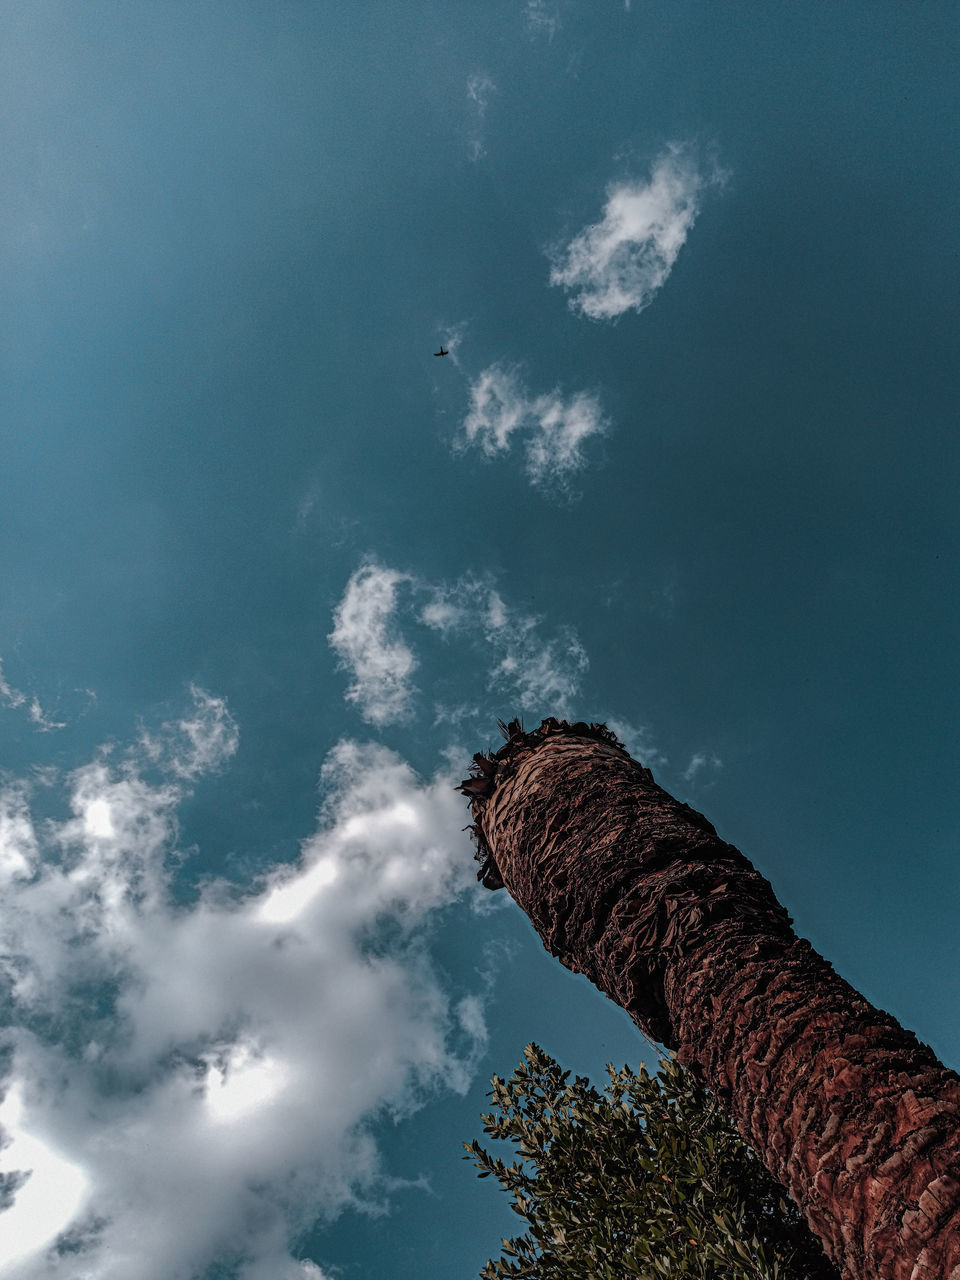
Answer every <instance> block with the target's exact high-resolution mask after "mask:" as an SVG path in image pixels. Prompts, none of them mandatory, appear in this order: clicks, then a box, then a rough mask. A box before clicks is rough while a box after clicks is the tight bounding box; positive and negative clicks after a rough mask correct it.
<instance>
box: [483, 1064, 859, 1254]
mask: <svg viewBox="0 0 960 1280" xmlns="http://www.w3.org/2000/svg"><path fill="white" fill-rule="evenodd" d="M523 1058H524V1060H523V1062H522V1063H521V1064H520V1065H519V1066H518V1067H517V1069H516V1071H514V1073H513V1075H512V1076H511V1077H510V1079H509V1080H502V1079H501V1078H500V1077H499V1076H494V1077H493V1080H492V1085H493V1089H492V1092H491V1093H490V1094H489V1095H488V1096H490V1097H491V1098H492V1099H493V1106H494V1111H493V1112H491V1113H490V1114H487V1115H484V1116H483V1117H482V1119H483V1130H484V1133H485V1134H487V1135H488V1137H490V1138H495V1139H498V1140H502V1141H505V1142H508V1143H512V1144H513V1146H514V1148H515V1150H514V1152H513V1156H514V1159H513V1162H512V1163H506V1162H505V1161H503V1160H501V1159H499V1158H498V1157H496V1156H493V1155H491V1154H490V1153H489V1152H488V1151H487V1150H486V1149H485V1148H484V1147H482V1146H480V1144H479V1142H478V1141H477V1140H476V1139H475V1140H474V1141H473V1142H465V1143H464V1144H463V1145H464V1147H465V1148H466V1150H467V1151H468V1152H469V1153H470V1154H469V1156H466V1157H464V1158H465V1159H473V1161H474V1163H475V1165H476V1167H477V1169H478V1170H479V1176H480V1177H481V1178H487V1177H490V1176H491V1175H492V1176H493V1177H495V1178H497V1180H498V1181H499V1182H500V1184H501V1186H502V1187H503V1188H504V1189H505V1190H506V1191H508V1192H509V1193H510V1195H511V1196H512V1203H511V1207H512V1208H513V1210H514V1211H515V1212H516V1213H518V1214H519V1215H520V1217H521V1218H523V1219H524V1222H525V1225H526V1231H525V1232H524V1234H523V1235H520V1236H516V1237H514V1238H513V1239H509V1240H508V1239H504V1240H503V1249H502V1253H503V1256H502V1257H501V1258H500V1259H498V1260H497V1261H494V1260H493V1259H490V1260H489V1261H488V1262H487V1263H486V1265H485V1266H484V1267H483V1268H482V1269H481V1272H480V1275H481V1276H482V1277H483V1280H508V1278H511V1280H630V1277H634V1276H636V1277H643V1278H645V1280H661V1277H667V1276H669V1277H679V1276H690V1277H696V1278H697V1280H839V1273H838V1272H837V1270H836V1269H835V1267H834V1266H833V1265H832V1263H830V1261H829V1260H828V1259H827V1257H826V1256H825V1254H824V1253H823V1250H822V1248H821V1245H820V1242H819V1241H818V1240H817V1239H816V1238H815V1237H814V1236H813V1235H812V1234H811V1232H810V1230H809V1228H808V1227H807V1225H806V1222H805V1220H804V1219H803V1217H802V1216H801V1214H800V1211H799V1209H798V1208H797V1206H796V1205H795V1204H794V1202H793V1201H792V1200H790V1199H789V1198H788V1197H787V1196H786V1193H785V1192H784V1190H783V1188H782V1187H781V1186H780V1185H779V1183H777V1182H775V1181H774V1179H773V1178H772V1177H771V1176H770V1174H769V1173H767V1171H766V1169H765V1168H764V1167H763V1165H762V1164H761V1163H760V1161H759V1160H758V1159H757V1157H756V1156H755V1155H754V1153H753V1151H752V1150H751V1149H750V1147H749V1146H747V1144H746V1143H745V1142H744V1141H743V1139H742V1138H741V1137H740V1135H739V1133H738V1132H737V1130H736V1129H735V1128H734V1126H733V1125H732V1123H731V1122H730V1120H729V1119H728V1118H727V1117H726V1116H725V1115H724V1113H723V1112H722V1111H721V1110H720V1109H719V1108H718V1107H717V1105H716V1104H715V1103H714V1101H713V1099H712V1097H711V1095H710V1094H709V1093H708V1092H707V1090H706V1089H704V1088H703V1087H702V1086H701V1085H700V1084H699V1083H698V1082H697V1081H696V1080H695V1078H694V1077H693V1076H692V1075H691V1074H690V1073H689V1072H688V1071H685V1070H684V1068H683V1067H681V1066H680V1064H679V1063H678V1062H677V1061H676V1055H675V1054H673V1053H671V1054H670V1058H669V1059H661V1060H660V1062H659V1070H658V1072H657V1075H656V1076H655V1077H654V1076H651V1075H650V1074H649V1073H648V1072H647V1070H646V1068H645V1067H643V1066H641V1068H640V1071H639V1073H637V1074H635V1073H634V1072H632V1071H631V1070H630V1069H629V1068H628V1067H624V1069H623V1070H622V1071H616V1070H614V1068H613V1067H612V1066H608V1067H607V1072H608V1074H609V1077H610V1079H609V1083H608V1084H607V1086H606V1087H605V1089H604V1091H603V1093H602V1094H601V1093H599V1092H598V1091H597V1090H596V1089H595V1088H593V1086H592V1085H591V1084H590V1081H589V1080H588V1079H586V1078H585V1077H581V1076H577V1077H576V1078H575V1079H574V1081H573V1083H572V1084H571V1083H569V1076H570V1072H569V1071H562V1070H561V1068H560V1066H559V1064H558V1063H557V1062H556V1061H554V1059H553V1058H551V1057H550V1055H549V1054H547V1053H545V1052H544V1051H543V1050H542V1049H541V1048H539V1047H538V1046H537V1045H535V1044H531V1045H528V1046H527V1048H526V1049H525V1050H524V1054H523ZM516 1157H519V1158H516Z"/></svg>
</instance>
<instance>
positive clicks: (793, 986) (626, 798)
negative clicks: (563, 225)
mask: <svg viewBox="0 0 960 1280" xmlns="http://www.w3.org/2000/svg"><path fill="white" fill-rule="evenodd" d="M501 728H502V729H503V730H504V734H505V736H506V737H507V741H506V743H505V744H504V746H503V747H501V748H500V750H499V751H497V752H495V753H493V754H492V755H489V756H487V755H484V754H482V753H478V754H477V755H476V756H475V757H474V766H473V769H472V774H471V777H469V778H467V779H466V780H465V781H464V782H463V783H462V784H461V790H462V791H463V792H464V794H466V795H467V796H468V797H469V798H470V800H471V802H472V808H473V818H474V822H473V824H472V827H471V829H472V831H473V834H474V837H475V839H476V840H477V843H478V849H477V855H476V856H477V859H478V861H480V862H481V863H482V865H481V870H480V873H479V876H478V878H479V879H482V880H483V882H484V883H485V884H486V885H487V886H488V887H489V888H491V889H497V888H500V887H501V886H503V885H505V886H506V888H507V889H508V891H509V893H510V895H511V896H512V897H513V898H514V899H515V901H516V902H517V903H518V905H519V906H520V907H521V908H522V909H523V911H525V912H526V914H527V915H528V916H529V917H530V919H531V921H532V922H533V925H534V927H535V928H536V930H537V932H538V933H539V934H540V937H541V938H542V939H543V943H544V945H545V946H546V947H547V949H548V950H549V951H550V952H552V954H553V955H555V956H557V957H558V958H559V959H560V961H561V962H562V963H563V964H564V965H566V966H567V968H569V969H572V970H574V972H577V973H583V974H585V975H586V976H587V977H588V978H589V979H590V980H591V982H593V983H594V984H595V985H596V986H597V987H599V988H600V990H601V991H603V992H605V993H606V994H607V995H608V996H610V998H611V999H613V1000H615V1001H616V1002H617V1003H618V1004H619V1005H621V1006H622V1007H623V1008H624V1009H626V1011H627V1012H628V1013H629V1014H630V1016H631V1017H632V1018H633V1020H634V1021H635V1022H636V1023H637V1025H638V1026H639V1027H640V1028H641V1029H642V1030H643V1031H644V1032H645V1033H646V1034H647V1035H649V1036H651V1037H652V1038H654V1039H655V1040H658V1041H659V1042H660V1043H661V1044H664V1045H666V1046H667V1047H668V1048H672V1049H676V1050H677V1051H678V1058H679V1060H680V1062H681V1063H682V1064H683V1065H684V1066H686V1067H688V1068H689V1069H691V1070H692V1071H694V1072H695V1074H696V1075H697V1076H698V1077H699V1078H700V1079H701V1080H702V1081H703V1082H704V1083H705V1084H706V1085H707V1087H708V1088H709V1089H710V1090H711V1091H712V1092H713V1093H714V1094H715V1096H716V1097H717V1098H718V1099H719V1100H720V1102H721V1103H722V1104H723V1105H724V1106H725V1107H726V1108H727V1109H728V1111H729V1112H730V1114H731V1115H732V1116H733V1118H734V1121H735V1123H736V1125H737V1127H738V1129H739V1131H740V1133H741V1134H742V1135H743V1137H744V1139H745V1140H746V1141H747V1142H749V1143H750V1145H751V1146H752V1147H753V1149H754V1150H755V1151H756V1153H757V1155H758V1156H759V1157H760V1159H761V1160H762V1161H763V1163H764V1164H765V1165H766V1167H767V1169H769V1171H770V1172H771V1173H772V1174H773V1176H774V1177H775V1178H777V1179H778V1181H780V1182H781V1183H782V1185H783V1186H785V1187H786V1188H787V1189H788V1190H789V1192H790V1194H791V1195H792V1196H793V1198H794V1200H795V1201H796V1202H797V1204H798V1205H799V1206H800V1208H801V1209H802V1211H803V1212H804V1214H805V1215H806V1218H807V1221H808V1222H809V1224H810V1227H811V1229H812V1230H813V1231H814V1232H815V1233H816V1235H817V1236H819V1238H820V1239H821V1240H822V1241H823V1245H824V1249H825V1251H826V1253H827V1255H828V1256H829V1257H830V1258H831V1259H832V1261H833V1262H834V1263H835V1264H836V1266H837V1267H838V1268H839V1270H840V1271H841V1273H842V1274H843V1275H844V1277H845V1278H846V1280H855V1278H856V1280H876V1278H879V1277H883V1278H884V1280H960V1076H958V1075H957V1074H956V1073H955V1072H953V1071H950V1070H948V1069H947V1068H946V1067H944V1066H943V1064H942V1063H941V1062H939V1060H938V1059H937V1057H936V1056H935V1054H934V1053H933V1050H932V1049H930V1047H929V1046H928V1045H924V1044H921V1043H920V1042H919V1041H918V1040H917V1038H916V1037H915V1036H914V1035H913V1034H912V1033H911V1032H909V1031H906V1030H904V1028H903V1027H902V1026H901V1025H900V1023H899V1022H897V1020H896V1019H895V1018H893V1017H891V1015H890V1014H887V1013H884V1012H882V1011H881V1010H879V1009H876V1008H874V1006H873V1005H871V1004H870V1003H869V1002H868V1001H867V1000H865V999H864V998H863V996H861V995H860V994H859V993H858V992H857V991H855V990H854V989H853V987H851V986H850V985H849V984H848V983H846V982H844V981H843V979H842V978H840V977H838V976H837V974H836V973H835V972H834V970H833V968H832V967H831V966H830V964H829V963H828V962H827V961H826V960H824V958H823V957H822V956H821V955H819V954H818V953H817V952H816V951H814V949H813V948H812V946H811V945H810V943H809V942H807V941H806V940H805V939H803V938H798V937H797V935H796V934H795V933H794V931H793V929H792V928H791V923H792V921H791V918H790V916H788V915H787V912H786V911H785V910H784V908H783V907H782V906H781V905H780V903H779V902H778V901H777V899H776V897H775V896H774V893H773V889H772V888H771V886H770V884H769V882H768V881H767V880H765V879H764V878H763V876H761V875H760V874H759V872H757V871H756V870H755V869H754V867H753V866H752V865H751V863H750V862H749V861H748V860H747V859H746V858H745V857H744V856H743V854H742V853H740V852H739V850H737V849H735V848H734V847H733V845H730V844H726V843H725V842H724V841H723V840H721V839H720V838H719V837H718V835H717V833H716V831H715V830H714V828H713V827H712V826H711V824H710V823H709V822H708V821H707V819H706V818H705V817H704V816H703V815H702V814H700V813H697V812H696V811H695V810H694V809H691V808H690V807H689V806H688V805H686V804H681V803H680V802H678V801H677V800H674V799H673V797H672V796H670V795H668V794H667V792H665V791H664V790H662V788H660V787H658V786H657V784H656V783H655V782H654V780H653V775H652V774H651V773H650V771H649V770H648V769H645V768H643V766H642V765H640V764H638V763H637V762H636V761H635V760H633V759H631V757H630V756H629V755H628V754H627V752H626V750H625V749H624V748H623V747H622V745H621V744H620V743H619V742H618V741H617V739H616V738H615V737H614V735H613V734H612V733H610V732H609V730H607V729H606V728H605V727H604V726H602V725H588V724H583V723H578V724H572V725H571V724H567V723H566V722H565V721H558V720H554V719H549V720H545V721H543V723H542V724H541V726H540V728H539V729H536V730H533V731H531V732H529V733H525V732H524V731H523V729H522V727H521V726H520V724H519V722H518V721H513V722H512V723H511V724H510V725H509V726H504V725H503V724H501Z"/></svg>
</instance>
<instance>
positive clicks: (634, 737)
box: [604, 716, 667, 768]
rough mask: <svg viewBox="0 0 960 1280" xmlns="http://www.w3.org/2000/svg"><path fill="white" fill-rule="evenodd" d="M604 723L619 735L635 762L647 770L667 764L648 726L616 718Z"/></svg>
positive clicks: (609, 717)
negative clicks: (638, 762) (644, 766)
mask: <svg viewBox="0 0 960 1280" xmlns="http://www.w3.org/2000/svg"><path fill="white" fill-rule="evenodd" d="M604 723H605V724H606V726H607V728H608V729H611V730H612V731H613V732H614V733H615V734H616V735H617V737H618V738H619V739H620V741H621V742H622V743H623V745H624V746H625V747H626V749H627V751H628V752H629V753H630V755H632V756H633V758H634V760H639V761H640V763H641V764H642V765H646V767H647V768H652V767H653V766H654V765H659V764H666V763H667V757H666V756H665V755H664V754H663V752H662V751H661V750H660V748H659V747H658V746H657V745H656V744H655V742H654V740H653V737H652V735H651V731H650V729H649V728H648V727H647V726H646V725H636V724H631V722H630V721H629V720H621V719H620V718H619V717H616V716H608V717H607V718H606V720H605V721H604Z"/></svg>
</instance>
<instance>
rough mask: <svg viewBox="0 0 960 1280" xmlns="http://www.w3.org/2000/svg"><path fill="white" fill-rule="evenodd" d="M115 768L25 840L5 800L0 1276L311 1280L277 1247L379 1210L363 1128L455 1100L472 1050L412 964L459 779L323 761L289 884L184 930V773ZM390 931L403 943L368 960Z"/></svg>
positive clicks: (468, 873)
mask: <svg viewBox="0 0 960 1280" xmlns="http://www.w3.org/2000/svg"><path fill="white" fill-rule="evenodd" d="M212 701H213V702H215V701H216V700H215V699H214V700H212ZM214 719H215V717H214ZM192 720H193V713H192V712H191V713H190V714H188V715H187V716H186V717H185V721H186V722H187V723H191V722H192ZM182 723H183V722H173V724H172V725H171V727H170V733H171V735H172V736H173V737H174V739H178V735H179V734H180V732H181V730H180V728H179V726H180V724H182ZM183 740H184V741H185V742H186V743H187V753H188V754H187V759H188V760H189V759H191V758H192V757H190V755H189V752H190V751H191V750H193V747H192V746H191V745H190V744H191V741H192V740H191V737H190V734H189V733H186V738H185V739H183ZM204 741H206V739H204ZM199 755H200V756H203V757H204V759H206V758H207V757H206V755H205V752H204V750H200V751H199ZM162 758H163V759H169V758H171V757H170V756H169V754H168V753H164V754H163V755H162ZM108 760H109V758H108V757H107V756H102V757H101V758H99V759H97V760H95V761H93V762H91V763H90V764H88V765H86V766H84V767H83V768H81V769H78V770H77V771H76V772H75V773H74V774H72V775H71V776H70V778H69V779H68V786H69V797H68V798H69V803H70V808H71V810H72V816H71V817H70V818H68V819H67V820H66V821H64V822H56V821H50V820H48V821H47V822H45V823H42V824H39V823H35V822H34V821H33V820H32V818H31V814H30V809H29V804H28V800H29V796H28V791H27V788H26V786H25V785H23V786H20V787H19V788H16V787H13V788H11V787H8V788H7V789H6V790H5V791H4V792H3V793H2V794H0V875H2V876H3V879H4V881H5V884H4V903H5V910H4V911H3V913H2V914H0V954H2V955H3V956H4V967H3V977H4V978H5V979H6V986H7V987H8V990H9V991H10V992H11V999H12V1001H13V1016H12V1018H11V1019H10V1020H9V1025H8V1029H7V1031H6V1032H5V1036H4V1039H5V1043H6V1045H7V1048H8V1050H9V1051H10V1054H11V1066H10V1073H9V1076H8V1079H7V1082H6V1093H5V1099H4V1102H3V1109H2V1113H0V1119H2V1121H3V1123H4V1126H5V1129H6V1131H7V1136H8V1139H10V1141H9V1142H8V1144H7V1145H6V1146H4V1148H3V1149H2V1151H0V1169H2V1171H3V1172H4V1173H13V1172H15V1171H18V1170H19V1171H20V1172H21V1173H22V1174H26V1173H29V1178H27V1180H26V1181H24V1182H23V1183H22V1186H21V1187H20V1188H19V1189H17V1190H16V1191H15V1194H14V1196H13V1205H12V1208H10V1209H8V1210H7V1211H6V1212H3V1213H0V1272H2V1274H3V1275H4V1276H9V1277H11V1280H76V1278H77V1276H78V1275H80V1274H82V1275H83V1276H84V1277H85V1278H86V1280H128V1277H130V1276H136V1277H137V1280H190V1277H192V1276H193V1275H195V1274H197V1273H199V1272H200V1271H201V1270H202V1269H203V1268H204V1267H205V1266H207V1265H208V1264H209V1263H210V1262H212V1261H213V1260H219V1261H225V1260H229V1259H232V1260H233V1261H234V1262H235V1263H236V1264H238V1265H239V1266H240V1270H239V1272H238V1274H239V1275H241V1276H243V1277H244V1278H245V1280H267V1277H269V1278H270V1280H276V1278H277V1277H281V1278H284V1280H305V1278H307V1277H314V1280H322V1275H323V1273H322V1272H321V1271H320V1270H319V1268H317V1267H316V1266H315V1265H314V1264H304V1263H300V1262H297V1261H296V1260H295V1259H294V1258H293V1257H292V1256H291V1255H290V1252H289V1243H290V1241H291V1240H292V1239H293V1238H294V1237H295V1236H296V1235H297V1234H298V1233H300V1232H302V1231H303V1230H305V1229H306V1228H307V1227H309V1226H310V1225H311V1223H312V1222H314V1221H315V1220H316V1219H317V1217H318V1216H319V1217H322V1216H324V1215H328V1216H329V1215H333V1214H335V1213H336V1212H337V1211H338V1210H340V1209H342V1208H343V1207H344V1206H346V1205H348V1204H356V1205H363V1204H365V1203H377V1202H379V1200H380V1199H381V1198H382V1195H383V1191H384V1189H385V1188H389V1185H390V1179H389V1178H387V1177H386V1175H385V1173H384V1170H383V1167H382V1164H381V1160H380V1156H379V1153H378V1150H377V1147H376V1145H375V1143H374V1141H373V1139H372V1137H371V1135H370V1132H369V1129H368V1124H369V1120H370V1118H371V1117H373V1116H374V1115H376V1114H377V1113H379V1112H381V1111H383V1110H384V1109H386V1110H387V1111H388V1112H390V1113H392V1114H394V1115H396V1116H398V1117H400V1116H403V1115H407V1114H410V1113H411V1112H413V1111H414V1110H416V1109H417V1108H418V1107H419V1106H420V1105H422V1103H423V1101H424V1100H425V1098H426V1097H427V1096H429V1095H430V1094H431V1093H433V1092H436V1091H438V1090H442V1089H447V1088H452V1089H455V1090H460V1091H462V1090H464V1089H465V1088H466V1087H467V1086H468V1083H469V1081H470V1078H471V1074H472V1071H473V1063H474V1055H475V1054H476V1052H477V1051H478V1048H479V1046H481V1045H482V1043H483V1041H484V1038H485V1034H486V1032H485V1025H484V1021H483V1012H482V1007H481V1005H480V1002H479V1000H478V998H477V997H475V996H469V995H468V996H465V997H464V996H462V995H461V996H460V997H459V998H457V999H454V998H453V997H452V996H451V995H449V994H448V993H447V992H446V991H445V990H444V988H443V987H442V986H441V984H440V982H439V980H438V977H437V975H436V974H435V973H434V971H433V970H432V968H431V966H430V963H429V959H428V958H427V956H426V954H425V953H424V950H423V948H422V946H419V945H418V944H417V929H418V926H419V925H420V924H421V922H423V920H424V919H425V917H426V916H427V915H428V914H429V913H430V912H432V911H434V910H436V909H437V908H440V907H443V906H444V905H446V904H448V903H450V902H452V901H453V900H454V899H455V898H456V897H457V896H458V895H459V894H460V893H462V892H463V891H464V890H465V889H466V888H467V887H468V886H469V885H471V884H473V882H474V875H473V863H472V859H471V857H470V849H469V846H468V844H467V842H466V837H465V836H464V835H463V833H462V831H461V828H462V826H463V820H464V819H463V806H462V801H461V799H460V797H459V796H457V794H456V792H455V791H454V787H453V784H454V781H455V778H454V774H453V771H450V772H443V773H438V774H437V775H436V776H435V777H434V778H433V779H431V780H429V781H421V780H420V779H418V778H417V777H416V776H415V775H414V773H413V772H412V770H411V769H410V767H409V766H408V765H407V764H406V763H405V762H404V761H403V760H402V759H400V758H399V757H398V756H396V755H395V754H393V753H391V752H389V751H387V750H386V749H384V748H382V747H380V746H376V745H363V744H358V743H355V742H341V743H340V744H339V745H338V746H337V747H336V748H335V749H334V750H333V751H332V752H331V753H330V756H329V758H328V761H327V764H326V765H325V766H324V769H323V774H322V785H323V790H324V793H325V796H326V800H325V803H324V806H323V809H322V812H321V817H320V821H319V824H318V827H317V830H316V831H315V832H314V834H313V835H311V836H310V837H309V838H308V839H307V840H306V841H305V842H304V844H303V846H302V851H301V856H300V859H299V860H298V862H297V864H296V865H295V866H292V867H278V868H276V869H274V870H271V871H269V872H267V873H265V875H264V876H263V878H262V880H261V881H260V882H259V883H257V884H256V885H254V886H252V887H251V888H250V889H249V890H248V892H247V893H246V896H243V897H240V898H238V897H237V895H236V893H230V892H228V891H227V889H226V887H225V886H223V885H220V884H217V883H213V884H209V885H207V886H206V887H205V888H204V889H203V891H202V892H201V895H200V898H199V900H198V901H197V902H196V903H194V904H193V905H191V906H188V907H185V906H182V905H181V906H177V905H175V904H174V902H173V900H172V897H171V894H170V886H171V881H170V876H171V872H170V867H171V865H172V863H173V862H174V861H175V854H176V832H177V807H178V805H179V803H180V801H181V800H182V799H183V798H184V797H185V795H186V794H187V791H186V785H187V779H186V776H185V775H184V774H180V775H177V776H176V777H175V779H174V780H172V781H170V782H168V783H165V784H163V785H161V786H154V785H151V784H150V783H148V782H147V781H146V780H145V778H144V777H143V776H142V775H141V774H140V773H139V772H138V770H137V758H136V756H135V754H134V753H133V752H128V753H126V754H124V755H123V756H122V757H121V758H120V761H119V763H118V764H116V765H112V766H111V764H110V763H109V762H108ZM142 763H143V765H144V766H149V767H153V766H154V764H155V760H154V759H153V758H152V757H151V756H150V755H149V754H145V756H144V758H143V760H142ZM318 869H322V870H321V871H319V872H318ZM278 900H279V901H280V902H282V903H283V904H284V910H282V911H278V910H276V909H273V908H276V905H277V903H278ZM271 904H273V908H271ZM384 922H387V923H391V924H392V926H393V928H392V929H391V938H392V939H393V938H394V931H395V933H396V940H395V941H391V946H390V948H389V950H383V949H382V948H379V947H377V948H375V949H371V948H370V947H369V946H368V945H367V942H368V940H369V939H370V938H372V937H374V936H376V933H377V930H378V929H380V928H382V926H383V924H384ZM111 1002H113V1003H112V1007H110V1005H111ZM58 1237H59V1242H60V1243H59V1247H58V1245H57V1239H58ZM26 1250H29V1251H30V1256H29V1257H26V1256H21V1260H20V1261H19V1262H14V1258H15V1256H16V1255H17V1253H18V1251H19V1253H20V1254H21V1255H23V1254H24V1253H25V1251H26Z"/></svg>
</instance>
